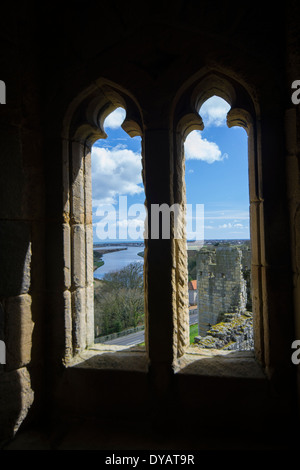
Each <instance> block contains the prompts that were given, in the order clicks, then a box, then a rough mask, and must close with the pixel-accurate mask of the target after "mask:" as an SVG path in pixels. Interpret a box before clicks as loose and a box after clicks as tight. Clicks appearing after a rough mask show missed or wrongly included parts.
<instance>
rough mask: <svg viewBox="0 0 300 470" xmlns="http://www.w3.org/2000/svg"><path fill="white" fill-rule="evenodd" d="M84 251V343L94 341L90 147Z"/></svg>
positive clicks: (88, 151)
mask: <svg viewBox="0 0 300 470" xmlns="http://www.w3.org/2000/svg"><path fill="white" fill-rule="evenodd" d="M84 189H85V194H84V202H85V207H84V210H85V243H86V244H85V251H86V273H85V276H86V344H87V346H91V345H92V344H93V343H94V270H93V265H94V263H93V217H92V162H91V149H89V148H87V149H86V151H85V157H84Z"/></svg>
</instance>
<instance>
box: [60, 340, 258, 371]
mask: <svg viewBox="0 0 300 470" xmlns="http://www.w3.org/2000/svg"><path fill="white" fill-rule="evenodd" d="M68 367H73V368H81V369H99V370H115V371H118V370H119V371H131V372H142V373H147V372H148V368H149V361H148V358H147V354H146V351H145V348H144V347H140V346H134V347H132V346H108V345H104V344H101V345H100V344H97V345H94V346H92V347H90V348H89V349H86V350H85V351H83V352H81V353H80V354H77V355H76V356H75V357H74V358H73V359H72V360H71V361H70V362H69V363H68ZM174 373H175V374H179V375H198V376H208V377H220V378H222V377H224V378H225V377H226V378H229V377H232V378H248V379H266V376H265V374H264V372H263V369H262V368H261V366H260V365H259V363H258V362H257V360H256V359H255V356H254V352H253V351H222V350H216V349H215V350H214V349H210V350H208V349H200V348H199V349H198V348H197V349H195V348H193V347H190V348H188V350H187V352H186V353H185V354H184V356H182V357H181V358H179V359H178V360H177V362H176V363H175V364H174Z"/></svg>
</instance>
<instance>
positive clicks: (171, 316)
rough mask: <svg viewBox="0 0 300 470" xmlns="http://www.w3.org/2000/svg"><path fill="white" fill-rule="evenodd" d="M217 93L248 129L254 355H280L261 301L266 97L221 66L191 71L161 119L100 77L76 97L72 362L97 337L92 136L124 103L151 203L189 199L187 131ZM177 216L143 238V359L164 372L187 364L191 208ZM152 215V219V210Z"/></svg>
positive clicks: (67, 219)
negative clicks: (162, 231) (162, 234)
mask: <svg viewBox="0 0 300 470" xmlns="http://www.w3.org/2000/svg"><path fill="white" fill-rule="evenodd" d="M213 95H216V96H220V97H221V98H223V99H225V100H226V101H227V102H228V103H229V104H230V106H231V109H230V111H229V113H228V115H227V124H228V126H229V127H232V126H242V127H243V128H244V129H245V130H246V132H247V135H248V158H249V193H250V227H251V228H250V232H251V243H252V267H251V269H252V273H253V277H252V291H253V304H254V305H253V309H254V312H255V313H254V338H255V356H256V358H257V359H258V361H259V362H260V363H261V364H263V365H266V367H270V364H271V363H272V361H273V359H272V358H273V356H274V358H275V356H276V355H277V353H276V354H275V353H274V349H273V350H271V349H270V348H269V347H268V344H269V342H270V341H271V338H272V328H266V325H270V324H271V323H272V321H273V317H271V316H270V313H269V310H268V308H267V307H266V304H265V303H263V302H262V299H267V298H268V294H267V293H268V292H269V289H272V287H271V284H270V283H271V278H270V277H269V276H268V275H267V271H268V270H267V269H266V266H267V260H266V256H267V255H268V256H269V255H270V253H271V252H272V247H271V245H270V244H269V245H268V246H267V245H266V236H265V230H266V223H265V221H264V214H265V212H266V204H267V205H268V204H271V205H272V203H271V202H270V200H269V199H268V198H267V199H266V197H265V194H264V193H263V190H262V184H261V183H262V163H261V148H262V147H261V145H262V144H261V140H260V139H261V133H260V127H259V126H260V123H259V119H258V116H259V104H258V102H257V101H255V100H254V98H252V96H251V95H250V93H249V92H248V91H247V90H246V88H244V87H243V86H242V85H241V84H239V83H237V82H236V81H235V80H234V79H232V78H228V77H226V76H223V75H222V74H221V73H219V72H218V73H207V75H204V76H202V77H200V78H197V79H195V80H194V81H189V82H188V84H186V86H183V87H182V89H181V90H179V92H178V94H177V95H176V97H174V102H173V105H172V112H171V113H172V115H171V116H170V115H168V116H161V117H160V119H159V120H158V118H157V115H156V114H155V112H150V111H149V112H145V110H144V109H142V108H140V106H139V104H138V103H137V102H136V101H135V99H134V98H133V97H132V96H131V95H130V94H129V93H127V92H125V91H124V90H123V89H119V88H118V87H117V86H116V85H115V84H111V83H107V82H105V81H101V80H100V81H99V83H97V84H94V85H92V86H91V87H90V88H89V89H87V90H85V92H83V94H82V95H81V96H79V97H77V98H76V100H75V101H74V102H73V103H72V104H71V105H70V107H69V110H68V112H67V114H66V118H65V122H64V132H63V135H64V140H63V145H64V152H63V155H64V181H65V185H64V188H65V192H64V215H63V220H64V223H63V237H64V240H65V243H64V270H63V272H64V287H63V299H64V300H63V301H64V305H65V319H64V321H65V325H64V328H65V329H64V331H65V343H64V345H62V346H61V349H60V350H62V349H63V351H64V353H63V355H64V358H65V361H66V362H68V360H70V359H72V358H73V357H74V355H76V354H78V353H81V352H83V351H86V350H87V348H91V347H93V332H94V325H93V286H92V277H93V276H92V219H91V185H90V158H91V156H90V155H91V146H92V145H93V143H94V142H95V141H96V140H97V139H99V138H103V137H105V132H104V130H103V122H104V119H105V117H106V116H107V115H108V114H109V113H110V112H111V111H112V110H113V109H115V108H117V107H119V106H121V107H123V108H124V109H126V120H125V121H124V123H123V125H122V127H123V129H124V130H125V131H126V132H127V133H128V134H129V135H140V136H141V137H142V164H143V169H142V175H143V182H144V187H145V204H146V206H147V207H151V204H154V203H155V204H162V203H167V204H169V206H171V205H172V204H178V205H179V206H181V207H182V206H184V204H185V201H186V197H185V182H184V177H185V175H184V141H185V139H186V136H187V135H188V134H189V133H190V132H191V131H192V130H195V129H197V130H202V129H203V123H202V118H201V116H200V115H199V113H198V111H199V109H200V107H201V105H202V103H203V102H204V101H206V100H207V99H208V98H209V97H210V96H213ZM148 105H149V103H148ZM151 113H152V114H151ZM157 168H160V171H157ZM266 201H267V202H266ZM181 214H184V210H183V211H181ZM179 222H180V223H179V226H180V227H181V230H182V232H181V235H182V236H181V237H179V238H175V237H174V232H172V230H173V228H174V224H173V225H172V224H171V237H170V239H168V240H164V239H158V240H157V239H151V238H149V239H147V240H146V241H145V258H144V281H145V342H146V356H145V361H146V362H145V363H144V364H149V363H150V364H151V368H152V370H156V371H157V373H160V372H158V371H159V370H165V371H169V370H170V368H171V369H173V368H175V370H180V369H181V367H182V364H183V362H182V361H184V360H185V357H186V354H189V352H188V351H189V315H188V292H187V280H188V276H187V253H186V235H185V221H184V216H183V218H182V220H180V221H179ZM147 224H148V227H150V226H151V217H149V214H148V220H147ZM148 233H150V231H148ZM269 239H270V238H269ZM279 349H280V348H279ZM274 354H275V355H274ZM147 367H148V366H147ZM161 368H162V369H161Z"/></svg>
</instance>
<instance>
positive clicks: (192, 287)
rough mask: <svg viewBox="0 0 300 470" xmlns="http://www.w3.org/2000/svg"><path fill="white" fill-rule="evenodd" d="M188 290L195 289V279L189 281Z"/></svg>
mask: <svg viewBox="0 0 300 470" xmlns="http://www.w3.org/2000/svg"><path fill="white" fill-rule="evenodd" d="M189 290H197V281H189Z"/></svg>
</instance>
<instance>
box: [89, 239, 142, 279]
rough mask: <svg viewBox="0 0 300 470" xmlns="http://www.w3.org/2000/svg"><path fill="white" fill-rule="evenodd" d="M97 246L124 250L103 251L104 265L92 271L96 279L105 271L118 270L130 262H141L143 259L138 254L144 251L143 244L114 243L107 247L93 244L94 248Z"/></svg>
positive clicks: (105, 272) (100, 277)
mask: <svg viewBox="0 0 300 470" xmlns="http://www.w3.org/2000/svg"><path fill="white" fill-rule="evenodd" d="M97 248H99V249H100V248H105V249H106V248H107V249H108V248H109V249H110V248H111V249H113V248H126V250H121V251H113V252H112V253H105V254H104V255H103V256H102V260H103V261H104V265H103V266H100V268H98V269H96V271H95V272H94V277H95V278H96V279H102V278H103V276H104V275H105V274H107V273H110V272H113V271H120V269H122V268H125V267H126V266H128V264H130V263H134V262H139V263H143V262H144V259H143V258H142V257H141V256H139V255H138V253H140V252H141V251H144V246H130V245H114V246H109V247H104V246H101V245H97V246H94V250H96V249H97Z"/></svg>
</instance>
